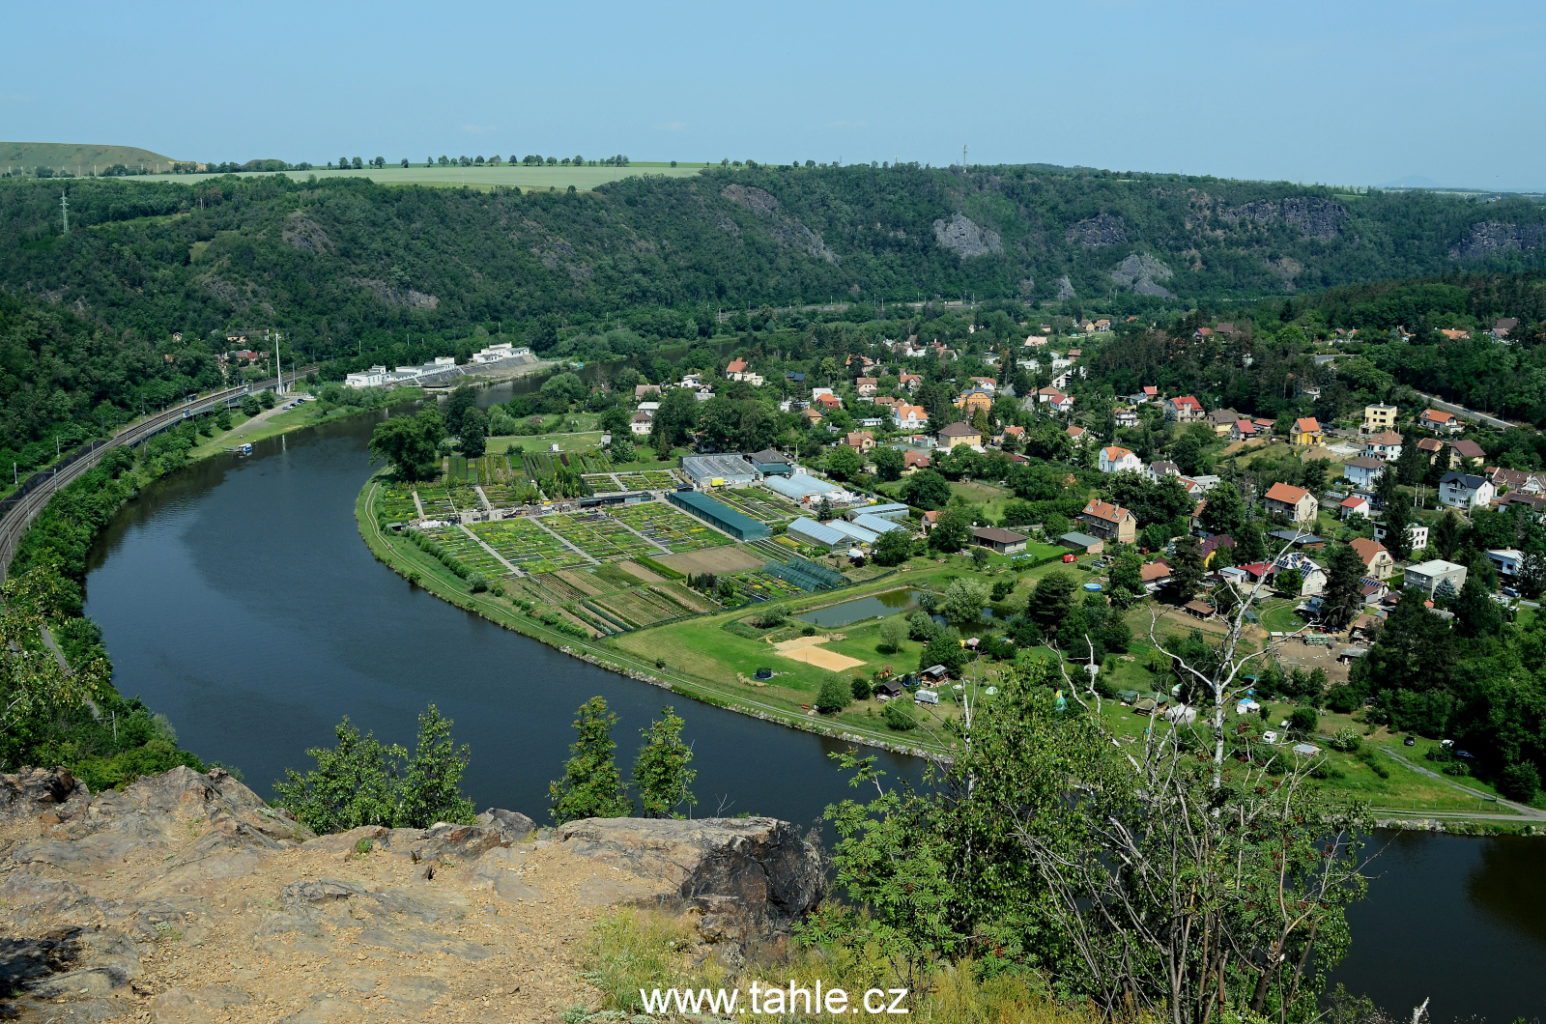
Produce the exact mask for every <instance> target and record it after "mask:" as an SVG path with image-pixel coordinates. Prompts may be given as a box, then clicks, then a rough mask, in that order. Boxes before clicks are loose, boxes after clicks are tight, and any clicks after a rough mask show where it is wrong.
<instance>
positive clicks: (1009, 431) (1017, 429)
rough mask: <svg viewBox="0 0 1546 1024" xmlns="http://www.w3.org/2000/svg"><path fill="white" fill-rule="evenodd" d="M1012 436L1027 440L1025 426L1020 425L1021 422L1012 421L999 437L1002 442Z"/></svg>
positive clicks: (1015, 438) (1018, 439)
mask: <svg viewBox="0 0 1546 1024" xmlns="http://www.w3.org/2000/svg"><path fill="white" fill-rule="evenodd" d="M1010 438H1013V439H1014V440H1016V441H1024V440H1025V428H1024V427H1022V426H1020V424H1018V423H1011V424H1009V425H1008V426H1007V427H1005V428H1004V432H1003V433H1002V434H1000V435H999V439H1000V441H1001V442H1002V441H1003V440H1007V439H1010Z"/></svg>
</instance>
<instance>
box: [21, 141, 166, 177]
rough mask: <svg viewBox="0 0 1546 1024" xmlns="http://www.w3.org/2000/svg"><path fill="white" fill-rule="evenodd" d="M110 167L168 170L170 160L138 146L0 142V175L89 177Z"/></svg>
mask: <svg viewBox="0 0 1546 1024" xmlns="http://www.w3.org/2000/svg"><path fill="white" fill-rule="evenodd" d="M114 164H123V165H124V166H125V167H128V168H132V169H138V168H140V167H144V168H146V169H147V170H168V169H170V167H171V164H172V158H171V157H169V156H162V155H161V154H160V153H152V152H151V151H150V150H148V149H140V148H139V147H138V146H91V145H82V144H76V143H73V142H0V172H4V171H6V170H10V169H11V168H16V169H17V170H25V171H28V172H31V171H34V170H36V169H37V168H39V167H47V168H48V169H49V170H51V171H68V172H69V173H71V174H90V173H92V171H93V170H95V171H96V172H97V173H101V172H102V171H105V170H106V169H107V168H109V167H111V166H113V165H114Z"/></svg>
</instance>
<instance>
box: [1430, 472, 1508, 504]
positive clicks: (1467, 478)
mask: <svg viewBox="0 0 1546 1024" xmlns="http://www.w3.org/2000/svg"><path fill="white" fill-rule="evenodd" d="M1496 494H1497V489H1496V488H1495V487H1493V486H1492V481H1491V480H1488V479H1487V478H1486V477H1484V476H1478V475H1477V474H1475V473H1457V472H1454V471H1451V472H1448V473H1445V474H1444V476H1443V477H1442V478H1441V479H1440V480H1439V504H1441V505H1445V506H1447V507H1449V508H1458V509H1463V510H1468V509H1473V508H1479V507H1481V506H1482V505H1490V504H1492V499H1493V497H1494V496H1495V495H1496Z"/></svg>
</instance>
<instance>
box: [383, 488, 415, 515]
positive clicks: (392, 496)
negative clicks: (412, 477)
mask: <svg viewBox="0 0 1546 1024" xmlns="http://www.w3.org/2000/svg"><path fill="white" fill-rule="evenodd" d="M376 513H377V515H378V516H380V517H382V519H383V521H385V522H389V523H403V522H407V521H408V520H410V519H417V518H419V507H418V506H417V505H416V504H414V501H413V488H412V487H409V486H408V485H406V484H387V485H386V486H385V487H383V488H381V491H380V492H379V493H378V494H377V495H376Z"/></svg>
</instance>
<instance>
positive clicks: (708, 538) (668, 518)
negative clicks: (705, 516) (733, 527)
mask: <svg viewBox="0 0 1546 1024" xmlns="http://www.w3.org/2000/svg"><path fill="white" fill-rule="evenodd" d="M611 514H612V515H613V516H615V517H616V518H617V519H618V520H619V521H621V522H624V523H627V524H628V525H629V526H631V527H633V528H634V529H635V530H637V531H638V532H639V533H641V534H643V535H644V536H646V537H648V538H649V539H650V540H653V541H658V542H659V543H661V544H663V545H665V546H666V547H667V548H669V549H670V550H671V551H672V552H677V551H695V550H697V549H698V548H709V547H717V546H719V545H721V544H729V543H730V538H729V537H728V536H726V535H725V534H723V533H720V532H719V531H718V530H715V529H713V528H712V527H709V526H706V525H704V524H703V523H700V522H699V521H698V520H696V519H694V518H693V517H692V516H690V515H688V514H687V513H685V512H678V511H677V510H676V509H675V508H673V507H672V506H670V505H667V504H666V503H664V502H660V501H648V502H642V503H640V504H638V505H623V506H621V507H620V508H615V509H612V511H611Z"/></svg>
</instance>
